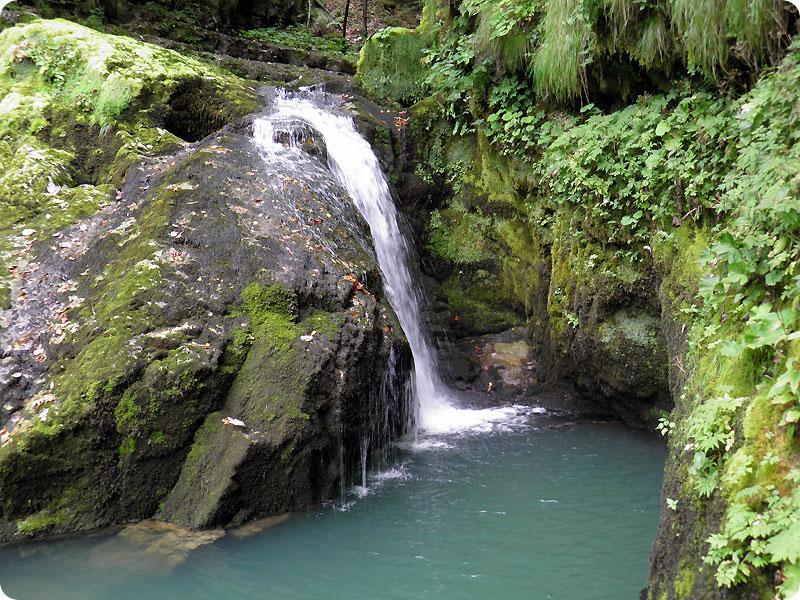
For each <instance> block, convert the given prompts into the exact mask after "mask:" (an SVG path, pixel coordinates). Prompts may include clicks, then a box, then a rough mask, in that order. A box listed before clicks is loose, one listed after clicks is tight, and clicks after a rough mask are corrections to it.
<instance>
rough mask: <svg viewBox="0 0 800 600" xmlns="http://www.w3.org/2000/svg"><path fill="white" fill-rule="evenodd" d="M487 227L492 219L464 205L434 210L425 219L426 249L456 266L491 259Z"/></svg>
mask: <svg viewBox="0 0 800 600" xmlns="http://www.w3.org/2000/svg"><path fill="white" fill-rule="evenodd" d="M490 227H491V220H489V219H487V218H486V217H483V216H482V215H480V214H478V213H477V212H468V211H466V210H465V209H464V208H463V207H454V208H447V209H444V210H434V211H433V212H432V213H431V217H430V221H429V222H428V248H429V249H430V251H431V253H432V254H433V255H434V256H436V257H437V258H439V259H442V260H447V261H449V262H452V263H455V264H457V265H469V264H473V263H481V262H485V261H488V260H492V259H493V258H494V256H495V253H494V252H493V250H495V248H494V247H493V245H492V242H491V237H489V236H488V235H487V231H488V230H489V229H490Z"/></svg>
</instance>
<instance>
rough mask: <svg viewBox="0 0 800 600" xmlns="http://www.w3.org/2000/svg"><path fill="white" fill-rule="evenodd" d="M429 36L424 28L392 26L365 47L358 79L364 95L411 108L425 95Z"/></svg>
mask: <svg viewBox="0 0 800 600" xmlns="http://www.w3.org/2000/svg"><path fill="white" fill-rule="evenodd" d="M428 39H429V38H428V36H427V34H426V33H425V32H424V30H423V29H422V28H421V27H420V28H417V29H406V28H405V27H388V28H386V29H382V30H380V31H378V32H377V33H375V34H373V35H371V36H370V37H369V39H367V41H366V43H365V44H364V46H363V47H362V48H361V53H360V54H359V58H358V70H357V73H356V77H357V79H358V82H359V83H360V85H361V87H362V88H363V90H364V92H366V94H367V95H368V96H370V97H372V98H374V99H375V100H377V101H380V102H389V103H392V102H395V103H399V104H402V105H409V104H412V103H414V102H415V101H416V100H419V99H420V98H421V96H422V93H423V89H424V83H425V76H426V74H427V71H426V69H425V65H424V64H423V62H422V59H423V54H422V50H423V48H424V47H425V46H426V44H427V43H428Z"/></svg>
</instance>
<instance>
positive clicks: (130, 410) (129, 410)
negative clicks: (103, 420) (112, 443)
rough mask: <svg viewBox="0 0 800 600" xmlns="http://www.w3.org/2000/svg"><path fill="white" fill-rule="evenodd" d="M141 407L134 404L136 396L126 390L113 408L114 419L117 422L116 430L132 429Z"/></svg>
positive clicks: (140, 412)
mask: <svg viewBox="0 0 800 600" xmlns="http://www.w3.org/2000/svg"><path fill="white" fill-rule="evenodd" d="M141 414H142V409H141V408H140V407H139V405H138V404H136V396H135V395H134V394H133V393H131V391H127V392H125V393H124V394H123V395H122V398H120V400H119V404H117V408H116V409H114V419H115V420H116V422H117V430H118V431H120V432H125V431H130V430H132V429H133V428H134V427H135V426H136V425H137V423H138V421H139V417H140V416H141Z"/></svg>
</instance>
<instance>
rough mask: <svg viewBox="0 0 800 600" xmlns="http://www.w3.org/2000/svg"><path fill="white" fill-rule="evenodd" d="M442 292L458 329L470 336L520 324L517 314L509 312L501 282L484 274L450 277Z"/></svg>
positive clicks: (493, 276)
mask: <svg viewBox="0 0 800 600" xmlns="http://www.w3.org/2000/svg"><path fill="white" fill-rule="evenodd" d="M441 290H442V292H443V293H444V295H445V298H446V299H447V305H448V306H449V308H450V313H451V315H452V318H453V319H454V320H455V321H457V329H462V330H466V331H467V332H468V333H471V334H481V333H486V332H499V331H503V330H505V329H509V328H511V327H513V326H515V325H519V324H520V322H521V321H522V317H521V316H520V315H519V314H517V313H515V312H514V311H511V310H508V306H509V300H508V298H507V297H505V294H504V293H503V288H502V284H501V283H500V280H499V279H498V278H497V277H496V276H495V275H492V274H491V273H489V272H487V271H483V270H478V271H477V272H475V273H471V274H469V275H467V274H460V275H454V276H451V277H449V278H448V279H447V280H446V281H445V282H444V283H443V284H442V288H441Z"/></svg>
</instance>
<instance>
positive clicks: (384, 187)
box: [253, 91, 518, 433]
mask: <svg viewBox="0 0 800 600" xmlns="http://www.w3.org/2000/svg"><path fill="white" fill-rule="evenodd" d="M335 103H336V98H335V97H333V96H330V95H328V94H325V93H324V92H320V91H305V92H302V93H300V94H294V95H290V94H286V93H279V94H278V95H277V97H276V99H275V102H274V106H273V110H272V112H271V113H270V114H269V115H267V116H264V117H260V118H258V119H256V121H255V122H254V124H253V136H254V138H255V141H256V143H257V144H258V145H259V146H260V147H261V148H262V149H263V150H264V151H265V152H266V153H268V154H279V153H284V152H288V151H297V150H296V147H297V146H298V144H299V140H300V138H301V135H300V132H302V130H303V129H307V128H308V126H311V127H312V128H313V129H314V130H316V131H317V132H319V134H320V135H321V136H322V138H323V139H324V141H325V146H326V148H327V153H328V164H329V167H330V169H331V172H332V173H333V174H334V176H335V177H336V178H337V179H338V180H339V182H340V183H341V184H342V185H343V186H344V188H345V189H346V190H347V192H348V193H349V195H350V197H351V198H352V199H353V201H354V202H355V204H356V207H357V208H358V210H359V212H360V213H361V214H362V216H363V217H364V219H365V220H366V221H367V223H368V224H369V227H370V231H371V233H372V238H373V241H374V244H375V252H376V254H377V257H378V263H379V264H380V268H381V271H382V273H383V278H384V284H385V288H386V293H387V297H388V300H389V303H390V304H391V305H392V308H393V309H394V311H395V313H396V314H397V318H398V319H399V320H400V325H401V326H402V328H403V331H404V332H405V334H406V337H407V339H408V343H409V345H410V347H411V353H412V355H413V357H414V376H413V386H414V396H415V411H416V427H417V428H418V430H420V431H423V432H426V433H446V432H452V431H460V430H466V429H474V428H486V427H489V426H491V424H492V423H494V422H498V421H504V420H506V419H507V418H508V417H509V416H512V415H515V414H517V413H518V410H517V408H514V407H508V408H501V409H480V410H468V409H459V408H457V407H456V406H455V402H454V399H453V398H452V396H451V394H450V392H449V391H448V390H447V388H446V387H445V385H444V384H443V383H442V380H441V378H440V376H439V371H438V367H437V361H436V357H435V354H434V352H433V349H432V347H431V344H430V341H429V340H428V337H427V336H426V334H425V331H424V329H423V326H422V318H421V315H420V309H419V307H420V302H421V293H420V290H419V287H418V286H417V285H416V284H415V282H414V279H413V277H412V272H411V269H410V267H409V265H410V264H411V261H410V257H411V249H410V248H409V244H408V242H407V241H406V239H405V237H404V236H403V234H402V233H401V231H400V226H399V224H398V215H397V210H396V208H395V206H394V202H393V200H392V195H391V192H390V190H389V184H388V182H387V181H386V177H385V176H384V174H383V171H382V170H381V167H380V164H379V162H378V158H377V157H376V156H375V153H374V152H373V151H372V148H371V147H370V145H369V143H368V142H367V141H366V140H365V139H364V138H363V137H362V136H361V135H360V134H359V133H358V131H356V128H355V124H354V122H353V119H352V118H351V117H349V116H347V115H345V114H342V113H341V111H339V110H337V108H336V106H335ZM276 139H278V140H280V141H276ZM281 142H285V143H281Z"/></svg>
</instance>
